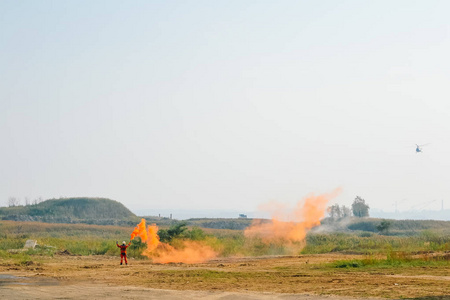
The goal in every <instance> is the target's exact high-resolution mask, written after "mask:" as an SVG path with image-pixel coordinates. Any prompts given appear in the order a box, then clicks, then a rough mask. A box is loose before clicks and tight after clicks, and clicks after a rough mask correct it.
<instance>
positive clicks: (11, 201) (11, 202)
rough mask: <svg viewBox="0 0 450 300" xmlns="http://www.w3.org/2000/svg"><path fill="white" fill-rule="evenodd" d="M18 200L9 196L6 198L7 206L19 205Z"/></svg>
mask: <svg viewBox="0 0 450 300" xmlns="http://www.w3.org/2000/svg"><path fill="white" fill-rule="evenodd" d="M19 204H20V200H19V199H18V198H16V197H9V198H8V206H9V207H11V206H19Z"/></svg>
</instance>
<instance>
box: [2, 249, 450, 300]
mask: <svg viewBox="0 0 450 300" xmlns="http://www.w3.org/2000/svg"><path fill="white" fill-rule="evenodd" d="M358 259H363V257H361V256H356V255H340V254H321V255H305V256H290V257H283V256H280V257H246V258H224V259H218V260H214V261H211V262H208V263H203V264H191V265H188V264H165V265H162V264H152V263H150V262H149V261H146V260H135V259H131V260H130V265H129V266H119V264H118V263H119V260H118V257H108V256H63V255H55V256H54V257H53V258H52V257H42V258H41V259H40V262H38V263H37V262H28V263H26V262H25V263H21V264H15V263H13V262H12V261H3V262H2V263H1V264H0V273H13V274H20V275H26V276H44V277H51V278H56V279H59V280H62V281H63V282H65V283H68V284H77V283H83V282H87V281H88V282H92V283H99V284H100V283H102V284H113V285H118V286H136V287H150V288H157V289H175V290H219V291H235V292H236V291H237V292H239V291H257V292H274V293H308V294H319V295H342V296H354V297H384V298H392V299H394V298H414V297H431V296H435V297H441V296H444V295H450V290H449V286H450V276H449V273H448V270H449V268H448V265H447V266H446V265H441V266H435V267H419V268H417V267H404V268H395V267H391V268H389V267H384V268H362V269H344V270H343V269H339V268H334V267H332V264H331V263H333V262H335V261H342V260H358Z"/></svg>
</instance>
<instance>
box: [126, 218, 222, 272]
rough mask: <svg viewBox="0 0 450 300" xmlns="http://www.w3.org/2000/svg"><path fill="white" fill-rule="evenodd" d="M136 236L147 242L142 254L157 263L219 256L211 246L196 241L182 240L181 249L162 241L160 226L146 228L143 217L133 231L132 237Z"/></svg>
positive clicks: (195, 260) (189, 261)
mask: <svg viewBox="0 0 450 300" xmlns="http://www.w3.org/2000/svg"><path fill="white" fill-rule="evenodd" d="M135 237H140V238H141V241H142V242H144V243H146V244H147V248H146V249H145V250H144V251H143V252H142V254H143V255H145V256H147V257H148V258H151V259H152V260H153V262H155V263H163V264H164V263H170V262H182V263H188V264H192V263H201V262H205V261H207V260H209V259H212V258H214V257H216V256H217V253H216V252H215V251H214V250H213V249H212V248H211V247H209V246H207V245H203V244H201V243H200V242H196V241H182V243H181V245H180V248H179V249H178V248H174V247H172V246H171V245H169V244H166V243H162V242H161V241H160V240H159V236H158V226H156V225H155V224H152V225H150V226H148V228H146V226H145V219H142V220H141V223H139V224H138V225H137V226H136V227H135V228H134V231H133V232H132V233H131V239H134V238H135Z"/></svg>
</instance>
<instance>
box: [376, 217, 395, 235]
mask: <svg viewBox="0 0 450 300" xmlns="http://www.w3.org/2000/svg"><path fill="white" fill-rule="evenodd" d="M391 225H392V223H391V222H390V221H388V220H383V221H381V223H380V225H378V226H377V230H378V231H379V232H381V233H383V232H385V233H388V232H389V228H390V227H391Z"/></svg>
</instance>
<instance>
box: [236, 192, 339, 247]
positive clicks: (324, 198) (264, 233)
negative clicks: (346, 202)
mask: <svg viewBox="0 0 450 300" xmlns="http://www.w3.org/2000/svg"><path fill="white" fill-rule="evenodd" d="M340 192H341V189H336V190H334V191H333V192H331V193H329V194H322V195H318V196H315V195H310V196H308V197H306V198H304V199H303V200H302V201H299V202H298V203H297V204H296V206H295V208H294V209H293V211H292V212H286V209H287V208H286V207H285V206H283V205H281V204H279V203H276V202H271V203H269V204H266V205H264V206H262V207H261V208H262V209H264V210H268V211H271V212H272V220H271V221H270V222H263V221H261V220H255V221H254V222H253V224H252V225H251V226H250V227H249V228H247V229H246V230H245V236H247V237H251V236H259V237H261V238H262V239H263V241H266V242H270V241H275V240H285V241H290V242H300V241H303V240H304V239H305V237H306V233H307V232H308V230H310V229H311V228H313V227H315V226H318V225H320V220H321V219H322V218H323V217H324V216H325V211H326V206H327V204H328V202H329V201H330V200H331V199H332V198H334V197H336V196H337V195H338V194H339V193H340Z"/></svg>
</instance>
